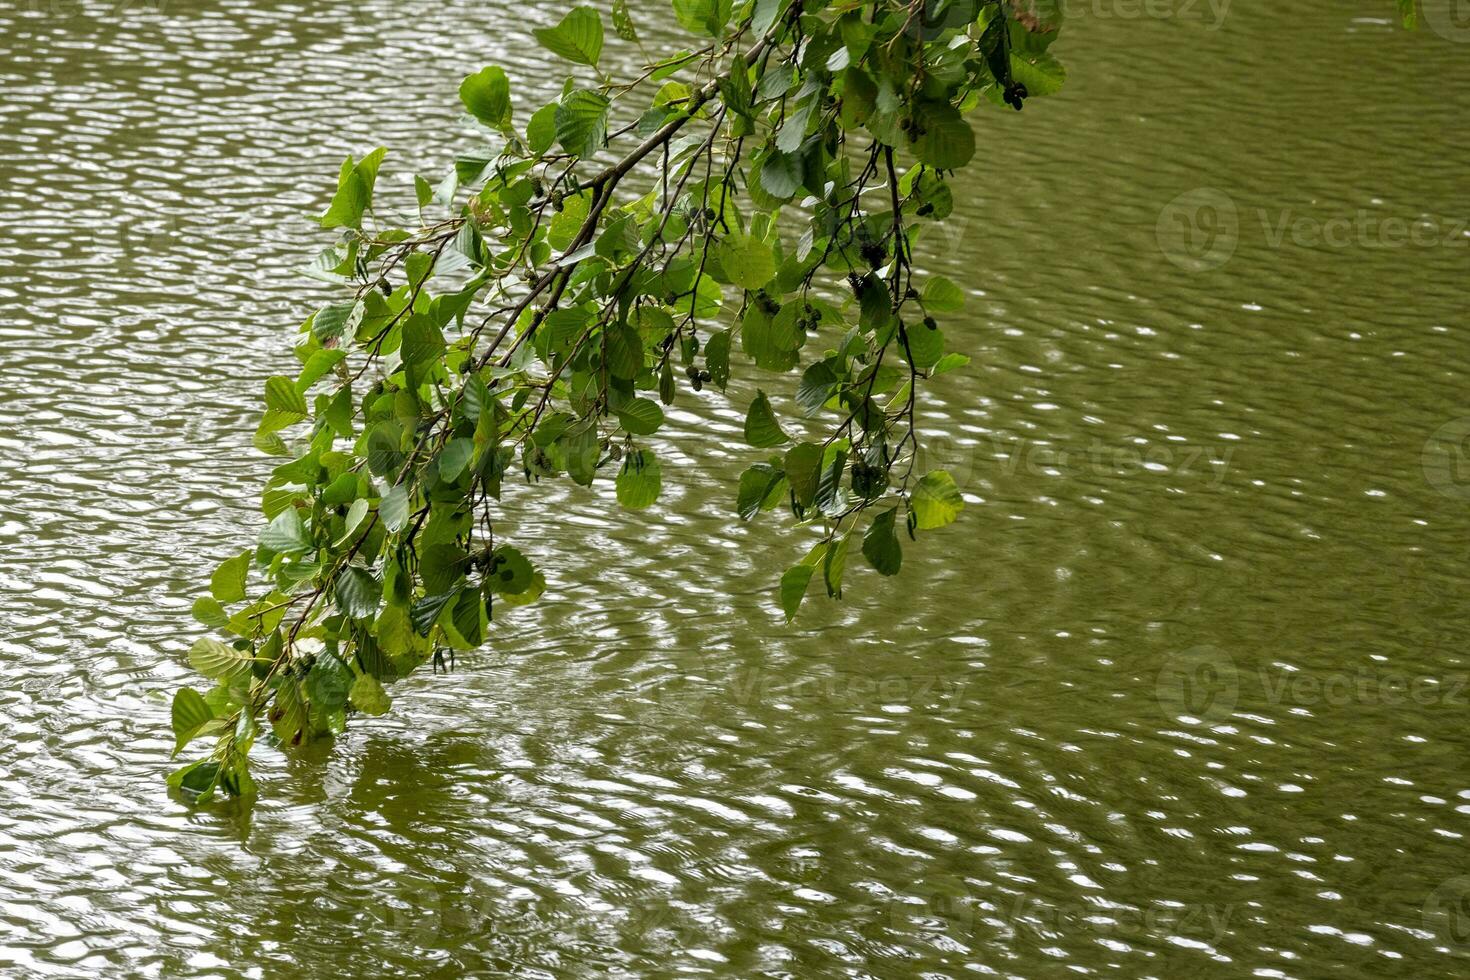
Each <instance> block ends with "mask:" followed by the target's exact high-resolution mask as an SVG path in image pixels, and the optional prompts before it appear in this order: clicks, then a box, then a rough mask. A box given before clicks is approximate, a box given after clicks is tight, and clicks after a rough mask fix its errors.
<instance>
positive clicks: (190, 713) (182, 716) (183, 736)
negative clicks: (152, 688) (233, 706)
mask: <svg viewBox="0 0 1470 980" xmlns="http://www.w3.org/2000/svg"><path fill="white" fill-rule="evenodd" d="M170 714H171V720H172V722H173V729H174V752H173V754H174V755H178V754H179V750H180V749H182V748H183V747H184V746H185V745H188V744H189V742H190V741H192V740H193V738H194V736H196V735H198V734H199V732H200V729H202V728H203V727H204V726H205V725H207V724H209V722H210V721H211V720H212V719H213V718H214V712H212V711H210V710H209V705H208V704H206V703H205V701H204V697H203V695H201V694H200V693H199V692H198V691H196V690H194V689H193V688H192V687H181V688H179V690H178V691H177V692H176V693H175V694H174V703H173V710H172V711H171V713H170Z"/></svg>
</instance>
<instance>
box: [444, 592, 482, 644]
mask: <svg viewBox="0 0 1470 980" xmlns="http://www.w3.org/2000/svg"><path fill="white" fill-rule="evenodd" d="M483 608H484V605H483V603H481V601H480V590H479V589H461V590H460V593H459V595H458V596H456V597H455V600H454V608H453V609H452V610H450V614H449V621H450V625H452V626H453V627H454V632H456V633H458V634H459V638H460V639H462V640H464V644H463V645H464V646H465V647H467V648H468V649H471V650H473V649H474V648H475V647H477V646H479V645H480V644H481V643H484V642H485V623H484V619H483V617H482V615H481V613H482V610H483ZM455 645H456V646H458V645H460V644H458V643H456V644H455Z"/></svg>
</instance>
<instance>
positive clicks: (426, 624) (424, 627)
mask: <svg viewBox="0 0 1470 980" xmlns="http://www.w3.org/2000/svg"><path fill="white" fill-rule="evenodd" d="M456 594H457V593H456V592H454V591H450V592H441V593H439V594H437V595H426V596H424V597H423V598H422V599H416V600H414V604H413V608H412V609H411V610H410V611H409V621H410V622H411V623H412V624H413V628H414V630H415V632H417V633H418V634H419V635H420V636H428V635H429V630H431V629H432V628H433V626H434V623H435V622H436V621H438V619H439V614H440V613H441V612H443V611H444V607H445V606H446V605H448V604H449V600H450V599H453V598H454V597H455V595H456ZM389 608H390V609H391V608H393V607H391V606H390V607H389Z"/></svg>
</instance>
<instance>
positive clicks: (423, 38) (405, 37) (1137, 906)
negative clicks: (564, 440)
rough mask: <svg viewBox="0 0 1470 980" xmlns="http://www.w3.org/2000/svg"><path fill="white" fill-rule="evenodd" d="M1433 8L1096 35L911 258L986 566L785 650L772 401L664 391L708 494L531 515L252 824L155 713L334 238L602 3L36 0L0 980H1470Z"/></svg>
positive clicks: (251, 473)
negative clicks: (465, 604)
mask: <svg viewBox="0 0 1470 980" xmlns="http://www.w3.org/2000/svg"><path fill="white" fill-rule="evenodd" d="M1392 7H1393V4H1392V3H1391V2H1389V0H1299V2H1294V3H1290V4H1279V3H1270V2H1267V0H1235V2H1234V3H1231V4H1228V5H1227V4H1221V3H1216V4H1214V5H1211V4H1209V3H1206V2H1204V0H1200V2H1198V3H1194V2H1191V0H1178V2H1175V3H1166V2H1160V3H1154V4H1150V5H1148V6H1147V7H1145V5H1143V4H1142V3H1133V2H1130V0H1078V2H1075V3H1073V4H1071V5H1069V9H1071V11H1072V14H1073V16H1072V19H1071V21H1070V23H1069V26H1068V29H1067V32H1066V35H1065V37H1064V39H1063V40H1062V41H1061V42H1060V44H1059V47H1058V50H1059V52H1060V53H1061V54H1062V56H1063V57H1064V60H1065V61H1067V63H1068V65H1069V67H1070V69H1071V81H1070V82H1069V84H1068V87H1067V89H1066V91H1065V92H1064V94H1062V95H1060V96H1058V97H1056V98H1054V99H1046V100H1036V101H1035V102H1033V103H1031V104H1028V106H1027V109H1026V111H1025V112H1024V113H1021V114H1015V113H1009V112H1006V113H1002V112H988V113H982V114H980V115H979V116H978V117H977V119H976V124H977V132H978V136H979V141H980V145H981V147H982V149H983V154H982V155H983V157H984V159H985V161H986V162H985V163H984V164H983V165H979V164H977V165H976V166H974V167H973V168H972V169H971V171H970V172H967V173H966V174H964V175H963V176H962V177H961V178H960V180H959V182H958V185H957V191H956V198H957V208H956V214H955V219H954V222H953V233H952V235H950V237H948V238H947V239H933V240H931V242H930V248H929V250H928V253H927V254H925V255H924V256H923V261H924V264H925V265H926V266H927V267H928V268H929V269H930V270H931V271H936V272H945V273H947V274H948V275H950V276H951V277H953V278H955V279H957V280H959V281H961V282H964V283H966V284H968V286H969V287H970V288H971V293H972V295H971V299H970V302H969V306H968V309H967V312H966V314H965V315H964V317H963V318H961V320H959V321H956V322H954V323H952V324H949V325H947V326H946V329H947V331H948V332H949V336H950V338H951V340H952V343H954V344H955V345H956V346H958V347H959V348H960V349H962V350H965V351H967V352H968V353H969V354H970V355H971V356H972V357H973V359H974V360H973V363H972V364H971V366H970V367H969V368H968V369H967V370H966V371H965V372H961V373H959V374H957V375H955V376H952V377H951V379H949V380H948V381H947V382H946V383H945V384H943V385H937V386H936V398H935V400H934V402H933V403H932V404H931V405H930V406H929V407H928V408H927V409H926V414H925V420H924V424H925V426H926V430H927V432H928V434H929V436H930V437H931V439H932V444H933V446H934V453H935V455H936V457H938V459H939V462H940V463H942V465H945V466H947V467H948V468H949V469H950V470H951V471H952V472H953V473H955V475H956V476H957V478H958V479H959V480H960V482H961V483H962V484H963V486H964V489H965V492H966V495H967V499H968V501H969V507H968V508H967V510H966V512H965V515H964V517H963V519H962V521H961V522H960V523H959V524H957V525H955V526H954V527H953V528H951V529H949V530H947V531H944V532H942V533H938V534H934V535H931V536H930V537H929V540H928V541H927V543H925V544H923V545H922V546H921V547H918V548H916V549H913V550H912V551H910V553H909V555H908V560H907V561H906V562H905V570H904V575H903V576H902V577H901V578H900V579H899V580H897V581H896V582H892V583H888V582H883V583H880V582H879V581H878V579H877V576H876V575H873V574H870V573H866V572H864V573H858V574H853V575H851V576H850V582H849V588H848V590H847V600H846V601H845V602H844V603H842V604H834V603H828V602H826V601H825V600H816V601H813V600H810V599H809V600H808V606H807V608H806V609H805V610H804V612H803V615H802V617H801V619H800V620H799V621H798V622H797V623H796V624H795V625H794V626H791V627H787V626H784V625H783V624H782V622H781V618H780V616H779V612H778V611H777V609H776V605H775V602H774V598H773V595H772V592H771V589H772V586H773V585H774V581H775V574H776V572H775V570H777V569H780V568H782V567H785V566H786V565H787V564H790V563H791V562H792V561H793V559H794V557H795V555H794V553H793V552H794V551H795V550H796V549H797V547H798V546H797V545H796V544H795V542H793V540H792V539H791V538H790V536H789V535H786V534H782V533H778V532H777V530H776V529H775V528H774V526H773V525H772V524H771V523H770V522H769V521H767V522H762V523H760V524H757V525H755V526H745V525H741V524H739V522H738V521H735V520H734V519H733V515H732V501H733V496H734V491H733V477H734V476H735V475H736V474H738V472H739V471H740V470H741V469H742V468H743V467H744V466H745V465H747V464H748V463H749V462H750V461H751V460H752V459H754V458H755V457H756V456H758V455H759V454H757V453H755V452H752V451H749V450H747V449H745V448H744V447H742V446H741V445H740V444H739V443H740V440H739V439H738V438H737V437H736V435H737V433H738V431H739V425H740V420H741V418H742V415H743V406H744V404H745V400H744V398H742V397H740V396H741V395H743V394H744V393H746V392H747V391H748V389H746V388H739V390H738V391H736V392H734V395H735V397H733V398H732V400H731V402H726V401H725V400H724V399H723V398H721V397H719V396H718V395H715V394H708V393H707V394H706V395H705V396H702V397H701V398H699V399H692V398H688V397H685V398H682V399H681V401H680V403H679V404H678V406H677V411H675V412H673V413H672V417H673V423H674V424H673V425H671V426H667V427H666V430H669V431H671V435H670V436H669V439H668V442H667V443H666V444H665V446H664V447H662V448H661V450H660V451H661V452H662V453H665V454H666V456H667V459H668V461H667V462H666V463H665V468H664V483H665V487H666V490H665V493H666V497H667V499H668V502H669V506H668V507H667V508H666V509H664V510H660V511H659V512H658V513H656V514H652V515H649V516H630V515H628V514H626V513H620V512H618V511H617V509H616V507H615V506H614V505H612V504H611V493H610V490H608V489H606V488H605V487H604V489H602V490H600V491H597V492H593V491H583V490H580V489H578V488H575V487H571V486H570V485H568V486H567V487H565V488H564V489H562V490H559V491H558V493H560V494H561V495H562V496H561V500H560V502H559V503H558V505H557V507H556V508H555V509H554V510H553V509H549V508H537V507H533V506H531V505H530V498H529V497H528V496H526V495H522V494H516V493H509V494H507V506H508V508H509V509H510V511H511V518H510V520H509V523H510V524H511V525H513V529H512V533H513V535H514V536H515V537H516V539H517V541H518V543H521V544H523V545H524V547H525V550H527V551H528V552H529V553H531V554H532V556H533V558H534V559H535V560H536V561H537V563H538V565H540V566H541V567H543V568H544V569H545V570H546V572H547V577H548V579H549V580H550V582H551V587H550V589H549V591H548V594H547V597H546V598H545V599H544V600H543V601H542V602H541V603H540V604H539V605H537V606H535V607H532V608H529V609H526V610H519V611H517V612H516V613H515V614H514V615H511V616H508V617H506V619H505V621H504V622H501V623H498V624H497V626H496V628H495V631H494V639H493V642H492V644H491V646H490V647H489V648H488V649H487V650H486V651H485V652H483V653H480V654H477V655H473V656H465V657H461V658H460V660H459V666H458V670H457V671H456V672H455V673H453V674H452V675H450V676H448V677H444V676H442V675H441V676H438V677H431V676H429V675H428V674H427V673H426V674H424V675H423V676H420V677H417V678H414V679H412V680H411V681H408V682H405V683H404V684H402V685H400V686H399V687H397V688H396V689H395V710H394V712H393V714H392V715H390V716H388V717H385V718H382V719H372V720H367V721H364V722H361V723H358V724H356V725H354V726H353V728H352V730H351V731H350V732H349V734H348V735H347V736H346V737H344V738H342V739H341V740H340V741H339V742H337V743H336V744H335V745H332V746H324V747H321V748H319V749H316V750H314V751H312V752H309V753H305V754H298V755H295V756H292V757H290V758H287V757H284V756H282V755H281V754H280V753H278V752H275V751H274V750H270V749H267V748H262V749H261V750H260V751H259V753H258V754H259V756H260V759H261V763H260V780H261V784H262V796H261V801H260V803H259V805H258V806H257V807H256V808H255V809H254V811H253V813H250V814H247V813H243V812H240V811H238V810H237V809H235V808H233V807H230V806H225V807H217V808H213V809H208V810H204V811H201V812H191V811H190V810H188V809H186V808H185V807H184V806H183V805H181V804H180V803H178V802H176V801H174V800H171V799H170V798H169V797H168V796H167V794H166V792H165V790H164V788H163V785H162V782H161V777H162V775H163V773H165V772H166V771H167V770H168V769H169V767H170V766H169V760H168V758H167V754H168V751H169V749H170V747H171V738H170V735H169V732H168V702H167V696H168V694H169V693H170V692H171V691H172V689H173V688H174V687H175V686H176V685H177V684H178V683H179V682H181V681H183V680H185V679H186V678H187V677H188V671H187V669H186V668H185V666H184V660H183V651H184V650H185V649H187V646H188V644H189V643H190V642H191V641H192V639H193V638H194V636H196V635H197V634H198V632H199V628H198V627H197V625H196V624H195V623H194V622H193V621H192V619H191V617H190V615H189V606H190V603H191V602H192V601H193V599H194V598H195V596H196V594H197V590H198V589H199V583H200V582H201V580H202V576H203V575H205V574H207V571H208V570H209V569H211V568H212V567H213V565H214V564H215V562H216V561H217V560H218V559H219V558H220V557H222V556H223V555H225V554H227V553H229V552H231V551H232V550H235V549H237V548H238V547H239V546H240V542H241V541H242V540H244V539H246V538H248V537H249V536H251V535H253V534H254V533H255V532H256V530H257V529H258V528H259V526H260V525H261V523H262V518H261V517H260V513H259V510H258V509H257V507H256V502H257V500H258V493H259V489H260V487H261V485H262V484H263V482H264V479H265V476H266V473H267V471H268V467H269V461H268V460H266V459H265V458H263V457H260V456H259V455H258V454H255V453H254V452H253V451H251V450H250V449H249V443H250V435H251V432H252V431H253V428H254V424H255V418H254V415H255V412H256V403H257V398H258V392H259V390H260V387H261V383H262V381H263V379H264V378H265V377H266V376H268V375H270V374H274V373H279V372H280V371H281V370H282V369H283V368H285V367H286V366H287V365H288V364H290V363H291V359H290V354H289V346H290V344H291V343H292V341H293V337H294V332H295V330H296V327H297V325H298V324H299V323H300V322H301V320H302V319H303V317H304V316H305V315H306V314H307V313H308V312H309V311H310V310H311V309H312V308H314V307H315V306H317V305H320V304H321V303H323V302H326V301H328V300H329V299H332V298H333V297H332V295H331V294H330V292H329V291H328V290H327V289H326V288H324V287H322V286H320V285H319V284H314V283H312V282H311V281H309V280H305V279H303V278H302V277H300V276H299V275H297V274H296V273H294V272H293V271H292V270H293V268H295V267H296V266H299V265H301V264H302V263H303V262H304V261H305V260H306V259H308V258H309V257H310V256H311V255H312V254H313V253H314V251H315V250H316V249H317V248H319V247H321V245H322V244H324V237H325V236H324V234H323V233H322V232H320V231H317V230H314V229H313V227H312V225H311V223H310V222H309V221H308V220H306V219H307V216H309V215H310V214H312V213H316V212H320V210H321V209H322V207H323V206H324V203H325V201H326V200H327V199H328V197H329V194H330V189H331V186H332V181H333V179H334V177H335V173H336V168H337V166H338V164H339V163H340V160H341V158H342V156H343V155H344V154H345V153H347V152H349V151H351V152H356V153H361V152H362V151H363V150H364V149H366V148H369V147H371V146H374V145H377V144H379V143H381V144H384V145H387V146H388V147H389V148H390V150H391V154H390V156H389V160H388V163H387V164H385V170H384V173H385V178H384V179H385V181H386V180H389V179H392V176H391V175H395V174H407V173H411V172H412V171H413V170H415V169H417V170H420V171H422V172H425V173H428V174H438V173H441V172H443V170H444V168H445V167H446V166H447V165H448V162H449V160H450V159H451V157H452V155H453V154H454V152H455V151H456V150H457V149H459V148H462V147H463V146H464V145H465V142H464V137H463V136H462V135H461V134H460V133H459V132H458V131H457V124H456V114H457V111H458V110H457V100H456V97H455V91H456V89H457V87H458V84H459V82H460V79H461V78H462V77H463V76H464V75H465V74H466V73H467V72H469V71H472V70H475V69H478V68H479V67H481V66H482V65H484V64H487V63H498V64H501V65H504V66H505V67H506V68H507V69H508V70H509V71H510V73H511V75H512V78H513V79H514V80H515V84H516V85H518V86H521V87H522V88H521V89H520V90H522V91H524V90H526V89H534V90H535V91H537V92H539V93H541V94H542V96H543V97H549V95H550V94H551V90H552V88H551V87H552V86H553V85H554V83H555V75H556V72H557V71H558V70H559V69H558V68H557V67H556V66H555V65H553V64H551V63H550V60H549V55H546V54H545V53H544V52H542V51H540V50H539V49H538V48H537V47H536V45H535V43H534V41H533V40H532V38H531V35H530V30H531V28H532V27H534V26H538V25H541V24H547V23H552V22H555V20H557V19H559V17H560V15H561V13H562V12H563V5H544V4H543V5H517V6H513V7H512V6H507V5H504V4H501V3H498V2H467V0H466V2H462V0H442V2H434V3H430V2H426V0H393V2H390V0H364V2H362V3H355V4H354V3H325V2H305V0H297V2H281V0H253V2H238V0H116V2H98V0H6V2H5V3H4V4H3V5H0V93H3V94H0V378H3V381H4V386H3V391H4V397H5V400H6V405H7V407H8V409H9V411H10V412H11V422H10V423H9V424H8V425H6V426H5V427H4V428H3V429H0V449H3V452H0V534H3V540H0V589H3V592H4V598H3V612H4V615H3V618H0V671H3V674H4V678H5V679H4V680H3V681H0V721H3V725H4V732H3V734H4V737H3V741H0V794H3V796H0V800H3V803H0V974H3V975H5V976H27V977H30V976H40V977H46V976H54V977H78V976H91V975H95V976H109V977H111V976H141V977H170V978H173V977H209V976H220V977H233V976H242V975H243V976H260V977H294V976H303V977H305V976H312V977H321V976H336V975H350V976H367V975H376V974H390V975H401V974H431V975H441V976H446V977H450V976H456V977H457V976H462V975H481V976H501V975H514V976H525V977H534V976H546V977H563V976H618V975H628V976H632V975H638V976H665V975H673V974H685V973H688V974H703V975H710V976H733V977H746V976H756V975H773V976H796V977H803V978H805V977H824V976H854V977H858V976H864V977H866V976H872V977H885V978H886V977H905V976H929V977H938V976H961V975H981V976H1015V977H1027V978H1031V977H1053V976H1076V975H1082V976H1089V975H1098V976H1113V977H1122V978H1134V977H1164V978H1169V977H1181V976H1199V977H1242V976H1258V977H1302V978H1312V977H1324V976H1343V977H1405V978H1415V980H1420V978H1428V977H1455V976H1464V975H1465V974H1466V972H1467V970H1470V877H1467V876H1470V841H1467V836H1466V835H1467V834H1470V657H1467V646H1466V643H1467V640H1470V616H1467V615H1466V612H1465V596H1466V595H1467V590H1470V575H1467V572H1470V456H1467V455H1466V452H1467V442H1466V439H1467V437H1470V385H1467V381H1470V322H1467V313H1466V308H1467V304H1466V297H1467V291H1466V285H1467V273H1470V238H1467V237H1466V220H1467V219H1470V195H1467V191H1470V181H1467V169H1466V164H1467V159H1470V125H1467V124H1470V43H1467V42H1470V24H1465V25H1461V24H1459V22H1457V21H1455V20H1453V19H1451V18H1449V17H1448V4H1447V3H1439V4H1437V5H1436V4H1434V3H1433V2H1431V4H1430V7H1431V8H1434V9H1433V11H1432V13H1433V14H1434V16H1433V17H1432V19H1431V23H1430V24H1429V25H1428V26H1427V27H1426V29H1423V30H1421V31H1419V32H1418V33H1416V34H1407V33H1404V32H1403V31H1402V30H1400V29H1399V28H1398V27H1397V26H1396V25H1395V24H1394V23H1393V22H1392V20H1391V12H1392V11H1391V8H1392ZM1427 13H1428V12H1427ZM635 15H639V16H640V17H641V20H640V23H642V24H643V25H644V31H643V32H644V34H645V40H646V41H647V43H648V44H649V46H650V47H651V48H652V47H657V48H660V49H663V48H671V47H672V45H674V44H675V43H676V42H675V39H674V38H672V37H668V36H667V35H665V34H664V33H662V31H663V28H661V27H660V25H661V24H662V23H664V22H667V21H670V20H671V18H669V17H668V16H667V15H666V14H665V13H664V8H663V7H662V6H657V7H654V6H652V5H649V4H644V5H643V7H642V8H641V10H635ZM610 53H614V52H612V49H611V47H610ZM615 53H616V55H617V57H619V58H623V59H624V60H625V64H629V65H631V64H632V61H633V55H632V54H630V53H629V52H628V51H627V50H626V48H625V47H624V48H618V49H617V51H616V52H615ZM522 104H523V105H524V104H527V103H522ZM750 373H753V372H747V374H748V375H749V374H750ZM744 383H745V382H742V384H744ZM766 383H767V384H768V385H769V384H770V382H769V381H767V382H766ZM711 426H713V427H714V428H715V430H716V431H717V432H718V433H720V438H713V437H711V435H710V433H709V430H710V427H711ZM518 501H521V502H524V504H525V506H522V507H520V508H517V506H516V504H517V502H518ZM569 530H570V531H572V532H575V533H573V534H569V533H568V531H569ZM569 542H575V543H574V544H573V543H569Z"/></svg>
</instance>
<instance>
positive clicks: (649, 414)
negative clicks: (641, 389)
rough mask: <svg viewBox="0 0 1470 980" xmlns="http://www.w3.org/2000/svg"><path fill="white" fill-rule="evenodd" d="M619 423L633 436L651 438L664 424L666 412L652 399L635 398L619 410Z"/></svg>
mask: <svg viewBox="0 0 1470 980" xmlns="http://www.w3.org/2000/svg"><path fill="white" fill-rule="evenodd" d="M618 423H619V424H620V425H621V426H622V427H623V431H625V432H627V433H629V434H631V435H635V436H651V435H653V434H654V433H655V432H657V431H658V427H659V426H661V425H663V424H664V410H663V409H662V408H660V407H659V404H658V402H656V401H653V400H652V399H649V398H635V399H633V400H632V401H630V402H628V404H626V405H624V406H623V407H622V408H620V409H619V410H618Z"/></svg>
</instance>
